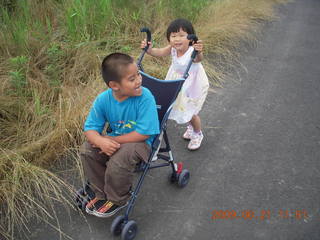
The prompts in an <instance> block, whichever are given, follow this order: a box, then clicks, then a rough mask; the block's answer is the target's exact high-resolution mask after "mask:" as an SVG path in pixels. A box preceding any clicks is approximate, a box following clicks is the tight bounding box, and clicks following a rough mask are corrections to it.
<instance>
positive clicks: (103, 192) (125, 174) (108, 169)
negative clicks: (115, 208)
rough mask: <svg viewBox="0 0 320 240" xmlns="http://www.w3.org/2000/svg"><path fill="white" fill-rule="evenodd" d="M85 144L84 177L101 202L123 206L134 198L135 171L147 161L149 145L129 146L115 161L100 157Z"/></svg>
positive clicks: (83, 146) (123, 145) (82, 151)
mask: <svg viewBox="0 0 320 240" xmlns="http://www.w3.org/2000/svg"><path fill="white" fill-rule="evenodd" d="M100 151H101V150H100V149H99V148H93V147H92V146H91V144H90V143H88V142H85V143H84V144H83V145H82V146H81V149H80V158H81V161H82V163H83V168H84V174H85V176H86V177H87V179H88V181H89V182H90V184H91V186H92V188H93V189H92V190H93V191H94V192H95V194H96V197H97V198H98V199H108V200H110V201H111V202H113V203H115V204H117V205H123V204H125V203H126V202H127V200H128V199H129V198H130V194H129V191H130V188H131V186H132V183H133V180H134V179H133V176H134V170H135V169H136V165H137V164H138V163H139V162H140V161H145V162H146V161H147V160H148V157H149V154H150V151H151V150H150V146H149V145H148V144H147V143H145V142H139V143H125V144H121V147H120V148H119V150H118V151H116V152H115V153H114V154H113V155H112V156H111V157H109V156H107V155H106V154H104V153H99V152H100Z"/></svg>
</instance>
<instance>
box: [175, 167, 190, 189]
mask: <svg viewBox="0 0 320 240" xmlns="http://www.w3.org/2000/svg"><path fill="white" fill-rule="evenodd" d="M189 179H190V172H189V171H188V170H187V169H183V170H182V172H181V173H180V174H179V177H178V186H179V187H181V188H183V187H185V186H187V184H188V182H189Z"/></svg>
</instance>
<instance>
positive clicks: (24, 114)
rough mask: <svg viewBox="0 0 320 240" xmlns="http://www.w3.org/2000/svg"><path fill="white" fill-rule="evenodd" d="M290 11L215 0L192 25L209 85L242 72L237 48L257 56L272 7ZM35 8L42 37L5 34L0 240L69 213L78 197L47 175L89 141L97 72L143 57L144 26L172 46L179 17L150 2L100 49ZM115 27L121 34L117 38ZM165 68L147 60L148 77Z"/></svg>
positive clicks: (0, 82)
mask: <svg viewBox="0 0 320 240" xmlns="http://www.w3.org/2000/svg"><path fill="white" fill-rule="evenodd" d="M166 1H167V2H170V0H166ZM166 1H163V2H166ZM185 1H187V0H185ZM35 2H36V1H34V2H33V3H35ZM45 2H47V4H48V5H45ZM140 2H142V0H140ZM171 2H172V1H171ZM190 2H192V1H190ZM284 2H286V1H284V0H241V1H239V0H216V1H213V2H210V4H209V5H206V7H205V8H204V9H201V15H190V16H186V17H188V18H189V19H192V21H193V23H194V26H195V29H196V31H197V34H198V36H199V38H200V39H202V40H204V42H205V48H206V55H207V56H210V58H209V57H208V58H207V59H206V60H205V61H204V64H205V67H206V71H207V73H208V75H209V76H210V78H211V80H212V84H213V85H215V86H221V84H222V82H223V80H224V79H225V76H226V74H227V73H226V72H225V71H224V70H225V69H229V68H233V67H234V66H236V65H237V63H238V61H239V59H240V53H241V48H240V46H242V45H241V44H242V43H247V44H249V46H250V45H251V46H254V45H255V44H256V42H257V37H258V36H259V34H260V29H261V28H260V27H261V23H263V22H264V21H270V20H272V19H274V17H275V16H274V12H273V9H274V4H277V3H284ZM32 6H33V8H34V9H33V11H32V14H31V15H30V16H29V17H30V19H29V23H28V24H31V25H32V26H34V23H33V22H32V23H30V21H32V19H38V20H37V21H38V22H40V23H45V25H46V26H47V28H40V29H38V30H39V31H38V32H36V31H35V30H34V29H36V28H33V31H28V33H27V35H23V34H21V32H19V29H20V30H21V28H22V27H23V25H19V24H16V25H15V24H14V23H12V25H11V27H12V29H17V34H16V35H14V36H15V38H12V36H13V35H10V36H9V35H8V34H7V35H6V34H5V32H4V31H1V33H0V52H1V57H0V132H1V136H0V142H1V143H0V151H1V154H0V202H1V207H0V209H1V215H2V216H1V222H0V234H3V236H4V238H6V239H10V238H12V236H13V233H14V231H15V230H17V229H24V230H25V231H26V230H27V223H28V219H30V218H31V217H37V218H41V219H44V220H45V221H46V222H48V223H49V222H50V221H51V220H52V219H56V218H57V216H55V211H54V209H53V205H54V204H55V202H61V203H64V204H66V206H70V197H71V195H72V191H73V189H72V187H71V186H69V185H68V184H67V183H66V182H65V181H63V180H62V179H61V178H59V177H58V176H57V175H55V174H54V173H52V171H50V170H48V169H49V168H50V167H51V166H52V165H53V162H54V161H55V160H56V159H58V158H59V157H61V156H62V155H64V154H65V152H66V151H68V150H69V149H71V148H76V147H77V146H78V145H79V144H80V143H81V142H82V140H83V136H82V124H83V121H84V118H85V116H86V114H87V111H88V109H89V107H90V105H91V103H92V100H93V99H94V97H95V96H96V95H97V94H98V93H99V92H101V91H103V89H104V88H105V86H104V84H103V82H102V80H101V77H100V70H99V65H100V62H101V58H102V57H103V56H104V55H106V54H108V53H110V52H113V51H122V52H127V53H129V54H131V55H132V56H134V57H137V56H138V55H139V53H140V50H139V49H138V47H139V43H140V41H141V39H142V38H144V35H143V34H141V33H139V31H138V30H139V28H140V27H141V26H148V27H150V28H151V30H152V32H153V38H154V44H155V45H156V46H157V45H160V46H163V45H165V44H167V42H166V39H165V34H164V33H165V30H166V27H167V25H168V23H169V22H170V21H171V20H172V19H173V18H175V17H178V16H179V15H175V14H176V13H178V11H176V12H175V11H169V10H168V9H166V8H165V7H164V6H166V5H164V6H162V5H160V1H148V4H145V5H144V6H143V7H141V8H142V10H141V9H140V10H139V9H138V8H137V11H133V12H130V11H129V12H125V11H124V12H122V11H120V10H119V9H118V10H117V11H118V12H117V18H116V19H113V21H112V24H114V25H110V26H109V25H106V27H105V29H107V30H108V33H109V34H106V33H104V34H103V32H102V33H101V32H99V33H96V36H99V35H104V36H105V37H103V40H102V38H96V39H89V40H85V39H80V40H79V41H78V42H76V41H75V39H74V38H77V36H76V35H75V36H73V37H74V38H73V39H72V40H70V39H68V38H67V36H68V35H67V34H68V30H67V29H66V28H65V26H63V16H62V15H61V11H62V10H61V8H60V6H58V5H57V1H53V0H50V1H49V0H48V1H41V4H37V5H32ZM133 7H135V6H133ZM191 7H199V6H197V5H194V6H191ZM55 9H59V11H58V12H59V13H60V14H56V11H55ZM148 9H149V10H150V9H151V10H150V11H147V10H148ZM199 9H200V8H199ZM199 9H198V10H199ZM198 10H197V11H198ZM186 11H188V9H186ZM195 12H196V11H195ZM133 13H134V14H133ZM128 14H129V15H128ZM38 16H39V18H38ZM106 17H108V18H111V17H112V16H106ZM179 17H181V16H179ZM23 21H25V22H26V20H25V19H24V20H23ZM35 22H36V21H35ZM110 24H111V23H110ZM48 26H49V27H48ZM117 26H119V29H121V31H120V30H119V29H118V30H117V31H115V32H113V33H112V34H111V33H110V31H111V29H117ZM25 27H27V26H25ZM101 29H103V28H101ZM69 30H70V29H69ZM93 30H94V29H93ZM93 30H92V29H91V30H90V31H93ZM21 31H22V32H23V30H21ZM70 31H72V29H71V30H70ZM88 31H89V30H88ZM73 33H76V31H73ZM86 34H88V33H84V34H82V35H81V36H87V35H86ZM13 40H14V41H15V42H13ZM16 46H18V47H16ZM19 56H22V58H19ZM169 62H170V59H169V58H160V59H157V58H152V57H150V56H146V57H145V59H144V67H145V69H146V70H147V72H148V73H150V74H152V75H154V76H156V77H159V78H163V77H164V76H165V73H166V71H167V69H168V66H169ZM75 161H76V160H75ZM79 171H81V170H79ZM58 230H59V226H58Z"/></svg>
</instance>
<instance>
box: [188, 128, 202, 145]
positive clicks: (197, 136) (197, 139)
mask: <svg viewBox="0 0 320 240" xmlns="http://www.w3.org/2000/svg"><path fill="white" fill-rule="evenodd" d="M202 139H203V134H202V132H201V131H200V132H199V133H195V132H194V133H193V134H192V136H191V140H190V142H189V144H188V149H189V150H197V149H198V148H199V147H200V146H201V142H202Z"/></svg>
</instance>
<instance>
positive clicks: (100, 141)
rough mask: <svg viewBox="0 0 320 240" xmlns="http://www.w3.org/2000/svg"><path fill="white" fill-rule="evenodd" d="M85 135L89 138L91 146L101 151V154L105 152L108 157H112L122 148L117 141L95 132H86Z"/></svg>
mask: <svg viewBox="0 0 320 240" xmlns="http://www.w3.org/2000/svg"><path fill="white" fill-rule="evenodd" d="M84 135H85V136H86V137H87V140H88V142H89V143H90V144H91V145H93V146H95V147H98V148H100V149H101V152H100V153H102V152H103V153H105V154H107V155H108V156H111V155H112V154H113V153H114V152H116V151H117V150H118V149H119V148H120V144H119V143H118V142H117V141H116V140H114V139H111V138H105V137H103V136H101V135H100V133H98V132H97V131H95V130H88V131H85V132H84Z"/></svg>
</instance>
